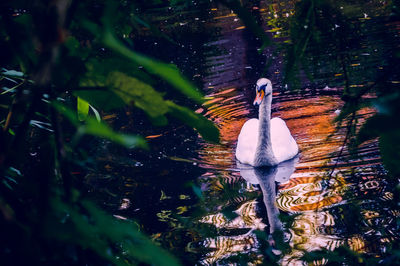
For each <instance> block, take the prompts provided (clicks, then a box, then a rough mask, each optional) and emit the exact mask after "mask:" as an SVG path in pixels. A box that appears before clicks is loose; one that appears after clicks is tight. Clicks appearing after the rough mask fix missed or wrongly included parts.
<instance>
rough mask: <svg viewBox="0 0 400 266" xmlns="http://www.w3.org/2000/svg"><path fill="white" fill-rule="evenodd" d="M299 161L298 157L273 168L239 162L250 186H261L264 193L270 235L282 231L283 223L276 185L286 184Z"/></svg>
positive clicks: (241, 172)
mask: <svg viewBox="0 0 400 266" xmlns="http://www.w3.org/2000/svg"><path fill="white" fill-rule="evenodd" d="M298 161H299V157H298V156H296V157H294V158H293V159H291V160H288V161H285V162H282V163H280V164H279V165H277V166H273V167H251V166H249V165H246V164H242V163H240V162H239V161H238V162H237V167H238V169H239V170H240V175H241V176H242V177H243V178H244V179H245V180H246V181H247V182H248V183H250V184H253V185H259V186H260V188H261V191H262V193H263V201H264V205H265V209H266V210H267V216H268V223H269V226H270V233H271V234H272V233H273V232H275V231H277V230H280V231H281V230H282V222H281V221H280V220H279V217H278V216H279V209H278V207H277V205H276V195H277V191H276V187H277V186H276V183H284V182H286V181H288V180H289V178H290V176H291V175H292V174H293V172H294V170H295V165H296V163H297V162H298Z"/></svg>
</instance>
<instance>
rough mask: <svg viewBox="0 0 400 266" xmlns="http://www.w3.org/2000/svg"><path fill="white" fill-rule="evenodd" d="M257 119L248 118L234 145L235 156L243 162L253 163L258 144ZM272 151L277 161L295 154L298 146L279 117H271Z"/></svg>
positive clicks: (287, 158) (284, 159)
mask: <svg viewBox="0 0 400 266" xmlns="http://www.w3.org/2000/svg"><path fill="white" fill-rule="evenodd" d="M258 132H259V120H258V119H256V118H253V119H250V120H248V121H247V122H246V123H245V124H244V125H243V127H242V130H241V131H240V134H239V137H238V143H237V146H236V158H237V159H238V160H239V161H240V162H241V163H244V164H250V165H254V158H255V155H256V150H257V145H258V134H259V133H258ZM271 143H272V151H273V152H274V155H275V158H276V159H277V161H278V163H280V162H283V161H286V160H289V159H291V158H293V157H294V156H296V155H297V153H298V152H299V148H298V146H297V143H296V141H295V140H294V138H293V137H292V135H291V134H290V131H289V128H288V127H287V126H286V123H285V121H283V120H282V119H281V118H277V117H276V118H272V119H271Z"/></svg>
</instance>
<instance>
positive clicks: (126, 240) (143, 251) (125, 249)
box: [45, 199, 179, 265]
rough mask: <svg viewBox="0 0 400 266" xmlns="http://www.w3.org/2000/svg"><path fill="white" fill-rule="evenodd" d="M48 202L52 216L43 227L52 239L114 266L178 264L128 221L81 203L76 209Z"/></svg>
mask: <svg viewBox="0 0 400 266" xmlns="http://www.w3.org/2000/svg"><path fill="white" fill-rule="evenodd" d="M51 203H52V208H53V211H52V212H51V213H52V215H55V216H56V217H54V219H51V220H50V221H51V222H52V223H50V224H48V225H46V226H45V228H46V234H47V235H48V236H50V237H52V238H55V239H57V240H59V241H68V242H70V243H74V244H77V245H79V246H81V247H82V248H84V249H91V250H92V251H93V252H95V253H97V254H98V255H99V256H100V257H103V258H105V259H107V260H108V261H109V262H111V263H112V264H114V265H132V264H135V262H136V263H137V262H138V261H140V262H144V263H146V264H149V265H179V262H178V261H177V260H176V259H175V258H174V257H173V256H171V255H170V254H169V253H168V252H166V251H165V250H163V249H162V248H160V247H158V246H157V245H155V244H154V243H153V242H152V241H151V240H150V239H148V238H147V237H146V236H145V235H143V234H142V233H141V232H139V230H138V227H137V226H136V224H135V223H133V222H131V221H129V220H125V221H123V220H117V219H116V218H114V217H112V216H111V215H109V214H107V213H106V212H104V211H103V210H101V209H100V208H98V207H97V206H95V205H94V204H93V203H91V202H89V201H85V200H83V201H81V202H80V204H79V205H80V206H74V205H72V204H67V203H64V202H62V201H61V200H58V199H53V200H52V201H51ZM76 236H79V237H76ZM111 243H118V245H112V244H111ZM154 254H157V256H155V255H154Z"/></svg>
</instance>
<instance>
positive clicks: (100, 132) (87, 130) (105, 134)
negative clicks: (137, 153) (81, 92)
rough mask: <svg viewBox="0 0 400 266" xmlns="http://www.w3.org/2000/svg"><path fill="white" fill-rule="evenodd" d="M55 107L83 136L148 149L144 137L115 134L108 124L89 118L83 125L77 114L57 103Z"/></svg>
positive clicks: (54, 104) (54, 103) (128, 146)
mask: <svg viewBox="0 0 400 266" xmlns="http://www.w3.org/2000/svg"><path fill="white" fill-rule="evenodd" d="M53 106H54V108H56V109H57V111H58V112H60V113H61V114H63V115H64V116H65V117H66V118H67V119H68V120H69V121H70V122H71V123H72V124H73V125H74V126H76V127H77V129H78V132H79V133H81V134H88V135H93V136H96V137H102V138H106V139H109V140H111V141H114V142H116V143H118V144H120V145H122V146H125V147H127V148H136V147H137V148H144V149H148V146H147V143H146V141H145V139H144V138H142V137H139V136H133V135H127V134H121V133H117V132H114V131H113V130H112V129H111V128H110V127H109V126H108V125H107V124H105V123H104V122H102V121H100V122H99V121H97V120H96V118H93V117H87V119H86V123H85V124H81V123H80V122H79V120H78V118H77V117H76V113H75V112H74V111H72V110H71V109H69V108H67V107H66V106H64V105H62V104H60V103H57V102H53Z"/></svg>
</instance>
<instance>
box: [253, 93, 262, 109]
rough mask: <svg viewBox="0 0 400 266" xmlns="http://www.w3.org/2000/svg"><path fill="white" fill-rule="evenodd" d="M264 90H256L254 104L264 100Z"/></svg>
mask: <svg viewBox="0 0 400 266" xmlns="http://www.w3.org/2000/svg"><path fill="white" fill-rule="evenodd" d="M264 94H265V92H264V90H259V91H257V92H256V98H255V99H254V102H253V104H254V105H260V104H261V102H262V100H263V99H264Z"/></svg>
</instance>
